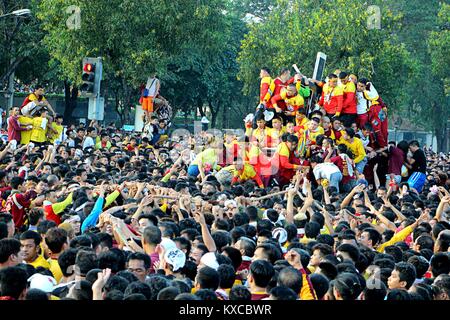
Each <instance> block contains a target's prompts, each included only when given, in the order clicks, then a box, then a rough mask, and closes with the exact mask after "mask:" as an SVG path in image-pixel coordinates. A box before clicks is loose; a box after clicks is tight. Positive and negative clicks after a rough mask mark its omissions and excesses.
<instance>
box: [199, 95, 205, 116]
mask: <svg viewBox="0 0 450 320" xmlns="http://www.w3.org/2000/svg"><path fill="white" fill-rule="evenodd" d="M197 109H198V112H200V116H201V117H204V116H205V115H206V114H205V110H204V109H203V100H202V99H201V98H200V97H198V98H197Z"/></svg>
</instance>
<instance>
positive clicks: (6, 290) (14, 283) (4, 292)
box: [0, 266, 28, 300]
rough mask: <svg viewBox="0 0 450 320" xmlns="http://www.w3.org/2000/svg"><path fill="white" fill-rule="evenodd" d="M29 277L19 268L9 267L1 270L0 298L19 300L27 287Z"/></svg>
mask: <svg viewBox="0 0 450 320" xmlns="http://www.w3.org/2000/svg"><path fill="white" fill-rule="evenodd" d="M27 279H28V275H27V273H26V271H25V270H23V269H21V268H19V267H17V266H16V267H8V268H5V269H2V270H0V296H9V297H12V298H14V299H16V300H17V299H19V297H20V295H21V294H22V293H23V291H24V290H25V289H26V287H27Z"/></svg>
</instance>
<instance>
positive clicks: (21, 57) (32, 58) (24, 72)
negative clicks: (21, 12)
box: [0, 0, 54, 85]
mask: <svg viewBox="0 0 450 320" xmlns="http://www.w3.org/2000/svg"><path fill="white" fill-rule="evenodd" d="M22 8H28V9H30V10H31V15H30V16H25V17H15V16H9V17H4V18H2V19H0V30H2V32H1V33H0V38H1V41H0V83H2V84H3V85H4V84H5V83H7V82H8V79H9V77H10V75H11V74H12V73H13V72H14V73H15V78H16V79H17V80H20V81H21V82H23V83H31V82H32V81H36V80H37V81H45V82H47V81H50V80H51V79H54V70H53V69H52V68H50V67H49V66H48V64H47V63H46V62H47V61H48V52H47V50H46V47H45V46H43V45H42V44H41V40H42V38H43V33H42V30H41V28H40V23H39V21H38V19H37V18H36V16H35V15H34V13H35V12H36V11H37V2H36V1H33V0H15V1H0V12H1V14H7V13H11V12H13V11H14V10H17V9H22Z"/></svg>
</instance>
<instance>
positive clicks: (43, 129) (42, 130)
mask: <svg viewBox="0 0 450 320" xmlns="http://www.w3.org/2000/svg"><path fill="white" fill-rule="evenodd" d="M37 114H38V116H37V117H35V118H34V119H33V129H32V130H31V141H32V142H34V143H37V144H43V143H45V142H46V141H47V126H48V119H47V110H41V111H38V113H37Z"/></svg>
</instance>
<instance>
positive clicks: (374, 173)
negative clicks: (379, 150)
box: [373, 163, 381, 189]
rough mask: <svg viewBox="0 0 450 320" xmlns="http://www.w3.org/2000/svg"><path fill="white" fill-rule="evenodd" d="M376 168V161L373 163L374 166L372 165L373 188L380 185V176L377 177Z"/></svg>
mask: <svg viewBox="0 0 450 320" xmlns="http://www.w3.org/2000/svg"><path fill="white" fill-rule="evenodd" d="M377 169H378V163H377V164H375V166H374V167H373V180H374V182H375V189H378V188H379V187H380V185H381V184H380V178H378V174H377Z"/></svg>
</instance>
